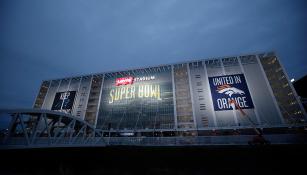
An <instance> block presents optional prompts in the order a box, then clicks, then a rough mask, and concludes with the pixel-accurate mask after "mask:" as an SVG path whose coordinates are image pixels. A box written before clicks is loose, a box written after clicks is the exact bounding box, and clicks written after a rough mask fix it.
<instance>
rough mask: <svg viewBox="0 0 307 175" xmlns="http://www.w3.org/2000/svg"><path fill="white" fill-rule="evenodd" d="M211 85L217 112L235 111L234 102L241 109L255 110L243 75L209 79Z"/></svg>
mask: <svg viewBox="0 0 307 175" xmlns="http://www.w3.org/2000/svg"><path fill="white" fill-rule="evenodd" d="M209 84H210V89H211V95H212V100H213V105H214V110H215V111H221V110H233V106H234V105H232V104H231V103H232V102H235V103H236V105H237V106H239V107H240V108H241V109H250V108H254V104H253V101H252V98H251V95H250V93H249V90H248V87H247V84H246V80H245V77H244V75H243V74H235V75H224V76H217V77H209ZM235 108H236V109H237V107H235Z"/></svg>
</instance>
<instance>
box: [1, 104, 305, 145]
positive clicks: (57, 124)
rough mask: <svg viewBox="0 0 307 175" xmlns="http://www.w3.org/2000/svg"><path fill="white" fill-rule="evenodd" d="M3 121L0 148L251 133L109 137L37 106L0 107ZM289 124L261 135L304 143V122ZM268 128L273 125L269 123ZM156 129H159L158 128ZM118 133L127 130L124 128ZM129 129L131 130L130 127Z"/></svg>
mask: <svg viewBox="0 0 307 175" xmlns="http://www.w3.org/2000/svg"><path fill="white" fill-rule="evenodd" d="M4 123H7V125H6V127H5V128H6V129H4V130H0V149H24V148H52V147H105V146H118V145H134V146H193V145H198V146H205V145H248V144H249V143H251V141H252V140H253V139H254V136H255V135H221V136H185V137H182V136H171V137H145V136H135V137H111V136H110V130H98V129H95V128H94V127H93V126H92V125H90V124H89V123H87V122H86V121H83V120H81V119H79V118H76V117H73V116H72V115H70V114H65V113H60V112H55V111H50V110H41V109H27V110H0V124H1V125H0V126H1V127H3V124H4ZM1 127H0V128H1ZM284 127H286V126H279V127H277V128H284ZM292 127H294V128H296V130H297V131H299V130H300V131H299V132H296V133H286V134H269V135H265V138H266V139H267V140H268V141H269V142H270V143H272V144H307V137H306V136H307V133H306V131H307V129H306V128H307V126H306V124H304V125H295V126H290V125H287V128H292ZM270 128H274V127H272V126H271V127H270ZM211 129H212V128H211ZM224 129H226V128H224ZM227 129H230V128H227ZM141 131H142V130H138V132H141ZM144 131H145V130H144ZM146 131H147V130H146ZM153 131H157V130H153ZM160 131H161V132H162V130H160ZM172 131H175V130H172ZM176 131H179V130H176ZM185 131H187V130H185ZM198 131H200V130H198ZM104 132H109V135H108V136H106V137H103V133H104ZM122 132H129V131H128V130H125V131H122ZM131 132H134V131H132V130H131Z"/></svg>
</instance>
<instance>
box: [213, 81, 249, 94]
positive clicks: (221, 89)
mask: <svg viewBox="0 0 307 175" xmlns="http://www.w3.org/2000/svg"><path fill="white" fill-rule="evenodd" d="M216 91H217V92H218V93H220V94H226V95H229V97H231V96H232V95H233V94H240V95H243V94H245V93H244V91H242V90H240V89H238V88H235V87H231V86H229V85H228V84H224V85H222V86H218V88H217V90H216Z"/></svg>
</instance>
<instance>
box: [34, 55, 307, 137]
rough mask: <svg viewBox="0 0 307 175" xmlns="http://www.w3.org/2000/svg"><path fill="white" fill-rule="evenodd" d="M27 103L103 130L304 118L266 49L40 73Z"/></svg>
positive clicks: (244, 128)
mask: <svg viewBox="0 0 307 175" xmlns="http://www.w3.org/2000/svg"><path fill="white" fill-rule="evenodd" d="M33 108H34V109H39V110H52V111H56V112H61V113H66V114H70V115H72V116H74V117H76V118H78V119H79V120H82V121H85V122H86V123H88V124H89V125H91V126H93V127H94V128H95V129H96V130H97V131H99V132H100V133H102V135H103V136H104V137H133V136H135V137H172V136H217V135H248V134H255V129H256V131H257V132H258V133H259V132H260V133H264V134H274V133H283V132H285V133H289V130H291V128H293V127H294V128H295V127H302V126H305V125H306V113H305V111H304V109H303V106H302V104H301V102H300V100H299V97H298V96H297V94H296V92H295V90H294V88H293V86H292V84H291V82H290V81H289V78H288V76H287V74H286V71H285V70H284V68H283V66H282V64H281V63H280V61H279V60H278V58H277V56H276V54H275V53H273V52H268V53H261V54H249V55H239V56H232V57H222V58H212V59H200V60H196V61H189V62H182V63H176V64H168V65H160V66H153V67H146V68H137V69H130V70H123V71H112V72H103V73H98V74H91V75H84V76H76V77H68V78H61V79H54V80H45V81H43V82H42V84H41V87H40V89H39V93H38V95H37V97H36V100H35V102H34V106H33ZM295 131H296V130H295Z"/></svg>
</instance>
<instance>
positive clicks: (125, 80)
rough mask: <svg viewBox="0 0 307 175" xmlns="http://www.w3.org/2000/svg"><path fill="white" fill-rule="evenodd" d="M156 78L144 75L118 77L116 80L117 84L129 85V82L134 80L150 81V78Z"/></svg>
mask: <svg viewBox="0 0 307 175" xmlns="http://www.w3.org/2000/svg"><path fill="white" fill-rule="evenodd" d="M154 79H156V77H155V76H143V77H132V76H128V77H121V78H116V80H115V86H121V85H128V84H133V83H134V82H140V81H149V80H154Z"/></svg>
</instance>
